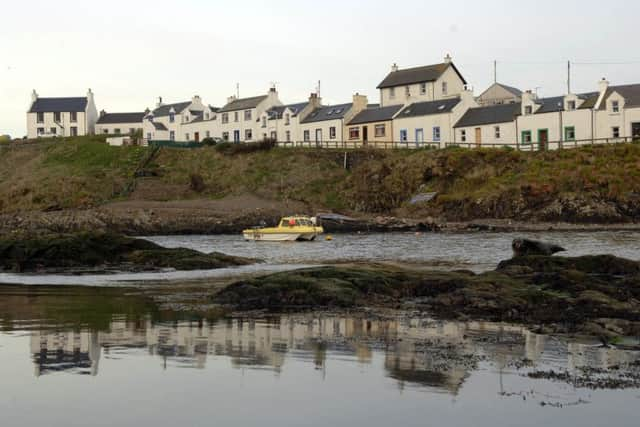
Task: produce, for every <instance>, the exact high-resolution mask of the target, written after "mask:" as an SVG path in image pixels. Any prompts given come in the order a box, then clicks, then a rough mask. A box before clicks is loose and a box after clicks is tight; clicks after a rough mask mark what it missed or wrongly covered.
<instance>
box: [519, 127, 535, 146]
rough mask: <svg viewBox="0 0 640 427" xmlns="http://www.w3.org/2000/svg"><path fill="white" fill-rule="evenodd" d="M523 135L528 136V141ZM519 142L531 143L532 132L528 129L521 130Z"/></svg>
mask: <svg viewBox="0 0 640 427" xmlns="http://www.w3.org/2000/svg"><path fill="white" fill-rule="evenodd" d="M525 135H526V136H528V139H529V140H528V141H527V138H525ZM520 143H521V144H527V145H528V144H533V132H532V131H530V130H523V131H522V134H521V135H520Z"/></svg>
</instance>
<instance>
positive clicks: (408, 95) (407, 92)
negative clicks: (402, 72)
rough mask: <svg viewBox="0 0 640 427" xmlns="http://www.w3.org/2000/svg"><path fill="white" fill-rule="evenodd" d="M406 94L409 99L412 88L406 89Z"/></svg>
mask: <svg viewBox="0 0 640 427" xmlns="http://www.w3.org/2000/svg"><path fill="white" fill-rule="evenodd" d="M404 93H405V95H406V96H407V98H409V97H410V96H411V86H407V87H405V88H404Z"/></svg>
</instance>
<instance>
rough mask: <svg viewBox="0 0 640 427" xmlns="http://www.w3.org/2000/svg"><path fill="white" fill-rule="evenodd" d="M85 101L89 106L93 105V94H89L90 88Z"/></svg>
mask: <svg viewBox="0 0 640 427" xmlns="http://www.w3.org/2000/svg"><path fill="white" fill-rule="evenodd" d="M87 101H89V104H92V103H93V92H91V88H89V90H88V91H87Z"/></svg>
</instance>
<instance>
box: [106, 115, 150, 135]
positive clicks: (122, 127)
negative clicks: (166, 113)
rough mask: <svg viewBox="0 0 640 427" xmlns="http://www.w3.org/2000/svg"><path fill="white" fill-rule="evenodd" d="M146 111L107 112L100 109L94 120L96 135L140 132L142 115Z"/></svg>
mask: <svg viewBox="0 0 640 427" xmlns="http://www.w3.org/2000/svg"><path fill="white" fill-rule="evenodd" d="M147 114H148V111H146V112H145V111H143V112H139V113H107V112H105V111H104V110H102V111H100V116H99V118H98V121H97V122H96V135H133V134H135V133H136V132H138V131H140V132H142V124H143V121H144V117H145V116H146V115H147Z"/></svg>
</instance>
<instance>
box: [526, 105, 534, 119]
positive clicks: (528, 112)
mask: <svg viewBox="0 0 640 427" xmlns="http://www.w3.org/2000/svg"><path fill="white" fill-rule="evenodd" d="M532 114H533V106H532V105H526V106H525V107H524V115H525V116H530V115H532Z"/></svg>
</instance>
